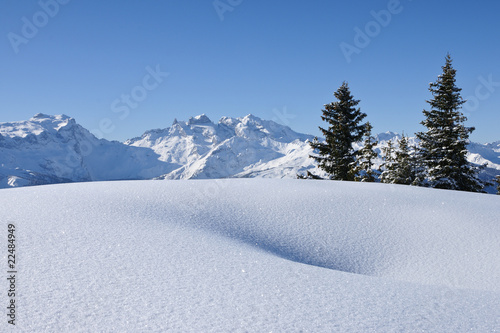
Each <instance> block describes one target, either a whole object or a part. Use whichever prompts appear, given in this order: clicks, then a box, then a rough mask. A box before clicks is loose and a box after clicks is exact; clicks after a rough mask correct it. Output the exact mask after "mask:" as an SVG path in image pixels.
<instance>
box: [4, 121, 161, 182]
mask: <svg viewBox="0 0 500 333" xmlns="http://www.w3.org/2000/svg"><path fill="white" fill-rule="evenodd" d="M168 170H169V167H168V165H167V164H165V163H162V162H160V161H158V156H157V155H156V154H155V153H154V152H153V151H151V150H149V149H141V148H136V147H129V146H126V145H123V144H122V143H120V142H117V141H113V142H110V141H107V140H99V139H97V138H96V137H95V136H93V135H92V134H91V133H90V132H89V131H87V130H86V129H84V128H83V127H81V126H80V125H78V124H77V123H76V121H75V120H74V119H73V118H70V117H68V116H66V115H59V116H49V115H45V114H41V113H39V114H37V115H35V116H34V117H33V118H31V119H30V120H28V121H19V122H12V123H0V187H9V186H12V187H15V186H25V185H39V184H50V183H60V182H72V181H93V180H117V179H148V178H153V177H155V176H157V175H159V174H161V173H163V172H167V171H168Z"/></svg>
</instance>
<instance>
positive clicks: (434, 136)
mask: <svg viewBox="0 0 500 333" xmlns="http://www.w3.org/2000/svg"><path fill="white" fill-rule="evenodd" d="M451 63H452V59H451V57H450V55H449V54H448V55H447V56H446V64H445V65H444V66H443V67H442V69H443V73H442V74H441V75H440V76H439V77H438V79H437V81H436V82H434V83H431V84H430V87H429V91H430V92H431V93H432V95H433V98H432V99H431V100H429V101H427V103H429V104H430V106H431V110H429V111H426V110H424V111H423V113H424V116H425V118H426V119H425V120H424V121H422V122H421V124H422V125H424V126H425V127H427V132H419V133H417V138H418V139H420V154H419V155H420V158H421V160H422V163H423V164H424V166H425V173H426V183H427V184H428V185H429V186H431V187H436V188H442V189H450V190H461V191H471V192H482V191H483V188H484V184H483V183H482V182H481V181H480V180H479V179H478V177H477V174H478V172H479V168H477V167H475V166H473V165H472V164H470V163H469V162H468V161H467V159H466V154H467V144H468V139H469V134H470V133H472V131H473V130H474V128H473V127H465V126H464V125H463V123H464V122H465V121H466V120H467V118H466V117H465V116H464V115H463V114H462V112H460V109H461V105H462V104H463V103H465V101H464V100H463V99H462V97H461V96H460V91H461V89H460V88H458V87H457V86H456V85H455V75H456V70H455V69H454V68H453V67H452V64H451Z"/></svg>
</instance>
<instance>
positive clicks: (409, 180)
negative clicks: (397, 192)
mask: <svg viewBox="0 0 500 333" xmlns="http://www.w3.org/2000/svg"><path fill="white" fill-rule="evenodd" d="M415 177H416V166H415V157H414V152H413V151H412V148H411V147H410V145H409V143H408V137H407V136H405V135H404V134H403V136H402V137H401V139H399V140H398V149H396V172H395V177H394V181H393V183H394V184H404V185H410V184H413V182H414V181H415Z"/></svg>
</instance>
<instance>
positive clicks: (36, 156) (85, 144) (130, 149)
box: [0, 113, 500, 188]
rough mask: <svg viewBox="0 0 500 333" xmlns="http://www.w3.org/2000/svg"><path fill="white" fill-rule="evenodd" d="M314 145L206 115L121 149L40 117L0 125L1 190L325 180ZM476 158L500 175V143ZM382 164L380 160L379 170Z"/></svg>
mask: <svg viewBox="0 0 500 333" xmlns="http://www.w3.org/2000/svg"><path fill="white" fill-rule="evenodd" d="M376 138H377V140H379V145H378V146H377V148H376V151H377V152H378V153H379V154H380V151H381V148H382V147H384V146H386V145H387V142H388V141H389V140H391V141H393V142H396V141H397V139H398V138H400V135H399V134H397V133H393V132H386V133H380V134H378V135H376ZM312 139H313V136H312V135H307V134H301V133H297V132H295V131H293V130H292V129H290V128H289V127H287V126H283V125H280V124H278V123H276V122H274V121H269V120H263V119H260V118H259V117H256V116H253V115H247V116H245V117H241V118H231V117H222V118H221V119H220V120H219V121H218V122H217V123H214V122H212V121H211V120H210V119H209V118H208V117H207V116H206V115H204V114H202V115H199V116H196V117H191V118H189V119H188V120H187V121H178V120H174V122H173V123H172V125H171V126H170V127H167V128H164V129H154V130H149V131H146V132H145V133H144V134H143V135H142V136H140V137H137V138H133V139H129V140H127V141H125V142H124V143H120V142H118V141H108V140H105V139H97V138H96V137H95V136H94V135H93V134H91V133H90V132H89V131H88V130H86V129H85V128H83V127H82V126H80V125H79V124H77V123H76V121H75V119H73V118H71V117H68V116H66V115H55V116H52V115H46V114H41V113H39V114H37V115H35V116H34V117H33V118H31V119H29V120H27V121H18V122H10V123H0V188H6V187H18V186H28V185H41V184H53V183H63V182H81V181H105V180H125V179H130V180H132V179H211V178H252V177H259V178H295V177H296V175H297V173H305V172H306V171H307V170H310V171H313V172H315V173H316V174H319V175H324V174H323V173H322V172H321V171H320V170H318V168H317V167H316V164H315V162H314V161H313V160H312V159H310V158H309V155H310V154H311V153H312V150H311V148H310V146H309V143H308V142H309V141H310V140H312ZM410 141H411V142H415V138H410ZM357 147H359V145H355V148H357ZM469 151H470V153H469V155H468V159H469V160H470V161H471V162H473V163H477V164H484V163H488V168H487V169H486V170H484V171H483V172H482V173H481V178H483V179H488V180H491V179H492V178H493V177H494V176H495V175H497V174H500V141H498V142H495V143H490V144H485V145H483V144H478V143H471V144H470V145H469ZM381 162H382V159H381V158H380V156H379V158H378V159H377V161H376V165H377V166H378V165H380V163H381Z"/></svg>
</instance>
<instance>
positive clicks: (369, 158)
mask: <svg viewBox="0 0 500 333" xmlns="http://www.w3.org/2000/svg"><path fill="white" fill-rule="evenodd" d="M372 128H373V127H372V125H371V124H370V123H369V122H367V123H366V128H365V136H364V137H365V141H364V142H363V147H362V148H361V149H360V150H358V152H357V154H358V165H357V168H356V176H355V180H356V181H361V182H375V181H377V179H378V172H377V171H375V170H374V169H373V160H374V159H375V158H377V156H378V154H377V153H376V152H375V151H374V150H373V149H374V148H375V147H376V146H377V144H378V142H377V141H375V138H374V137H373V136H372Z"/></svg>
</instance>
